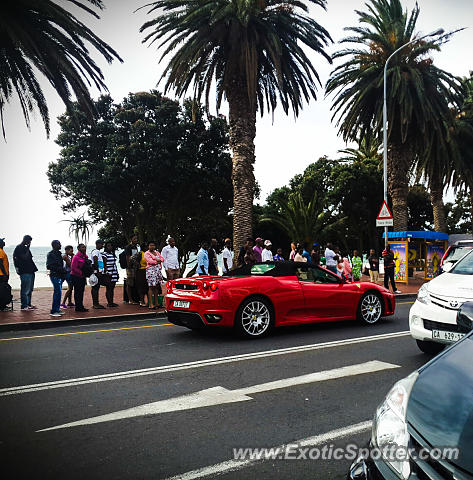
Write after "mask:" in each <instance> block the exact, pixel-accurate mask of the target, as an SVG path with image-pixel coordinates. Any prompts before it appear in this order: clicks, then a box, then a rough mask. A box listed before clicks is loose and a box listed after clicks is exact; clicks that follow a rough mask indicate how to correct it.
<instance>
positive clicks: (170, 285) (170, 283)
mask: <svg viewBox="0 0 473 480" xmlns="http://www.w3.org/2000/svg"><path fill="white" fill-rule="evenodd" d="M166 288H167V290H168V292H170V291H171V290H172V282H166Z"/></svg>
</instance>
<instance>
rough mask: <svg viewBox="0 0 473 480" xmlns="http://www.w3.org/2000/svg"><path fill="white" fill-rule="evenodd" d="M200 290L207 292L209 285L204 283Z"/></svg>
mask: <svg viewBox="0 0 473 480" xmlns="http://www.w3.org/2000/svg"><path fill="white" fill-rule="evenodd" d="M202 288H203V289H204V290H208V288H209V284H208V283H207V282H204V283H203V284H202Z"/></svg>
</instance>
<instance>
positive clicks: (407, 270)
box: [383, 230, 448, 284]
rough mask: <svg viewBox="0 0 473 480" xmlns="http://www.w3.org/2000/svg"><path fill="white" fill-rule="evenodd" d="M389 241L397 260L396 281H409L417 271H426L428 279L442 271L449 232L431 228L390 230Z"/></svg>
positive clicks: (425, 274)
mask: <svg viewBox="0 0 473 480" xmlns="http://www.w3.org/2000/svg"><path fill="white" fill-rule="evenodd" d="M383 238H384V233H383ZM388 241H389V244H390V246H391V250H392V251H393V252H394V258H395V262H396V267H395V270H394V278H395V280H396V282H401V283H406V284H407V283H409V277H412V276H413V275H414V272H416V271H417V272H419V271H424V278H425V279H426V280H431V279H432V278H434V277H436V276H437V275H438V274H439V273H440V261H441V260H442V257H443V254H444V253H445V251H446V250H447V243H448V233H442V232H431V231H429V230H419V231H415V230H404V231H399V232H388Z"/></svg>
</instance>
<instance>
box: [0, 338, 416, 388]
mask: <svg viewBox="0 0 473 480" xmlns="http://www.w3.org/2000/svg"><path fill="white" fill-rule="evenodd" d="M408 335H410V332H409V331H403V332H395V333H385V334H381V335H371V336H367V337H357V338H347V339H345V340H335V341H332V342H324V343H315V344H311V345H301V346H298V347H288V348H280V349H277V350H265V351H261V352H255V353H245V354H241V355H232V356H229V357H220V358H210V359H206V360H198V361H194V362H187V363H177V364H173V365H163V366H160V367H151V368H143V369H140V370H129V371H124V372H116V373H106V374H104V375H93V376H90V377H81V378H71V379H67V380H57V381H53V382H45V383H36V384H31V385H22V386H18V387H8V388H2V389H0V397H3V396H5V395H18V394H21V393H29V392H38V391H41V390H51V389H55V388H65V387H74V386H77V385H86V384H89V383H99V382H108V381H111V380H122V379H125V378H133V377H140V376H143V375H156V374H160V373H167V372H175V371H179V370H189V369H193V368H202V367H209V366H213V365H222V364H225V363H233V362H241V361H246V360H255V359H259V358H267V357H274V356H278V355H287V354H292V353H301V352H309V351H313V350H322V349H325V348H335V347H342V346H346V345H355V344H358V343H366V342H376V341H379V340H389V339H392V338H398V337H405V336H408Z"/></svg>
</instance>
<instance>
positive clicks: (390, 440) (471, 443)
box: [347, 317, 473, 480]
mask: <svg viewBox="0 0 473 480" xmlns="http://www.w3.org/2000/svg"><path fill="white" fill-rule="evenodd" d="M470 320H471V321H473V317H472V318H471V319H470ZM472 358H473V333H470V334H468V335H467V336H466V337H465V338H463V340H462V341H460V342H458V343H457V344H455V345H453V346H452V347H451V348H449V349H447V350H446V351H445V352H443V353H442V354H440V355H438V356H437V357H435V358H434V359H433V360H432V361H430V362H429V363H427V364H426V365H424V366H423V367H421V368H420V369H419V370H417V371H416V372H414V373H412V374H411V375H409V376H408V377H406V378H404V379H403V380H401V381H399V382H397V383H396V384H395V385H394V386H393V388H392V389H391V390H390V391H389V393H388V394H387V395H386V398H385V400H384V401H383V402H382V403H381V405H380V406H379V407H378V409H377V410H376V414H375V416H374V420H373V427H372V435H371V441H370V455H369V456H368V458H363V456H360V457H359V458H358V459H357V460H356V461H355V462H353V464H352V465H351V467H350V470H349V473H348V476H347V478H348V479H349V480H399V479H402V480H427V479H432V480H437V479H438V480H442V479H448V480H471V479H472V478H473V455H472V451H473V364H472V362H471V359H472ZM389 445H396V447H397V452H401V455H402V452H403V451H405V450H406V449H411V453H410V458H409V459H407V460H406V459H404V458H402V457H398V459H396V458H395V455H392V456H388V455H386V456H384V457H383V458H378V459H376V456H377V453H376V455H375V454H374V451H375V450H376V451H377V452H379V451H383V447H389ZM455 452H456V453H457V455H455ZM399 458H401V459H400V460H399Z"/></svg>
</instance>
